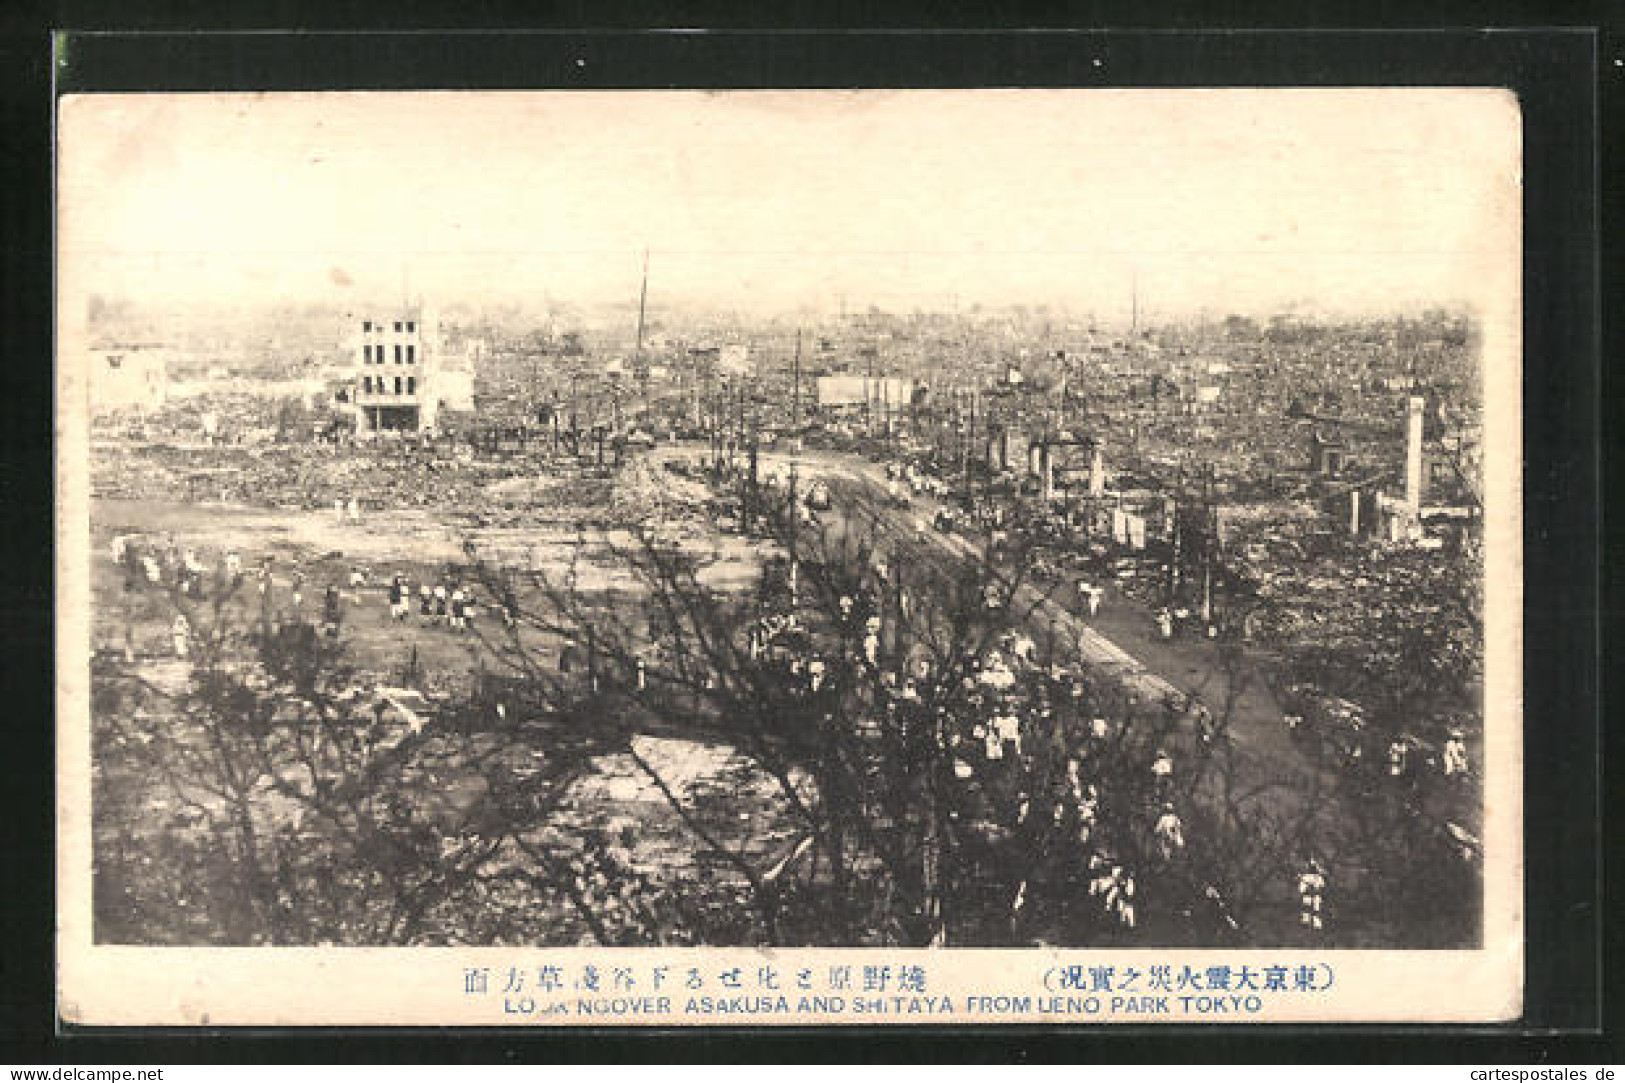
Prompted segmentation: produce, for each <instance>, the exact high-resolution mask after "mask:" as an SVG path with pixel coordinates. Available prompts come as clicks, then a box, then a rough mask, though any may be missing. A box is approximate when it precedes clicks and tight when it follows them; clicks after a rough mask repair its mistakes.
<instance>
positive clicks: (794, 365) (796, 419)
mask: <svg viewBox="0 0 1625 1083" xmlns="http://www.w3.org/2000/svg"><path fill="white" fill-rule="evenodd" d="M790 379H791V391H790V433H791V435H793V436H795V438H796V439H797V441H799V440H800V439H801V328H799V327H798V328H796V353H795V357H794V358H793V359H792V360H791V362H790ZM798 446H799V445H798Z"/></svg>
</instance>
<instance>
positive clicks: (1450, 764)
mask: <svg viewBox="0 0 1625 1083" xmlns="http://www.w3.org/2000/svg"><path fill="white" fill-rule="evenodd" d="M1443 767H1444V773H1445V777H1446V778H1454V777H1456V776H1458V775H1465V774H1467V742H1466V741H1465V740H1464V739H1463V737H1462V732H1461V731H1460V730H1451V731H1450V739H1449V740H1448V741H1446V742H1445V743H1444V763H1443Z"/></svg>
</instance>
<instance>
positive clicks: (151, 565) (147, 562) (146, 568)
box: [141, 556, 164, 586]
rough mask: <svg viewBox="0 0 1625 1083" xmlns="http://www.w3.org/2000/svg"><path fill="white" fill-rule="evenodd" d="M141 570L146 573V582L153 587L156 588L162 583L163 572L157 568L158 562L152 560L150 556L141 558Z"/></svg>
mask: <svg viewBox="0 0 1625 1083" xmlns="http://www.w3.org/2000/svg"><path fill="white" fill-rule="evenodd" d="M141 570H142V571H143V572H145V573H146V576H147V582H149V583H151V584H153V585H154V586H157V585H158V584H159V583H161V582H163V579H164V570H163V569H162V568H160V567H159V566H158V561H156V560H154V559H153V558H152V557H151V556H144V557H142V558H141Z"/></svg>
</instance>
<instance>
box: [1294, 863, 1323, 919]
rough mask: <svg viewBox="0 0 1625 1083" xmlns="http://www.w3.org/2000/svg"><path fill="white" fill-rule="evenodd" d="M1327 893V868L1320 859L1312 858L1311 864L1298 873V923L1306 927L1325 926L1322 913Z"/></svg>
mask: <svg viewBox="0 0 1625 1083" xmlns="http://www.w3.org/2000/svg"><path fill="white" fill-rule="evenodd" d="M1325 894H1326V870H1325V869H1324V868H1322V867H1321V864H1320V862H1319V861H1318V860H1316V859H1314V858H1310V859H1309V864H1308V865H1307V866H1306V867H1305V868H1304V870H1303V871H1302V872H1300V873H1299V874H1298V923H1299V924H1300V925H1302V926H1303V927H1304V928H1306V929H1323V928H1325V921H1324V919H1323V918H1322V914H1321V911H1322V908H1323V906H1324V903H1325Z"/></svg>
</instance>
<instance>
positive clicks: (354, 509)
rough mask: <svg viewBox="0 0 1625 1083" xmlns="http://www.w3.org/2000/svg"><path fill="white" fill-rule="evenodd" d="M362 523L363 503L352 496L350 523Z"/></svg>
mask: <svg viewBox="0 0 1625 1083" xmlns="http://www.w3.org/2000/svg"><path fill="white" fill-rule="evenodd" d="M360 521H361V501H359V500H357V499H356V498H355V497H353V496H352V497H351V498H350V522H352V523H359V522H360Z"/></svg>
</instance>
